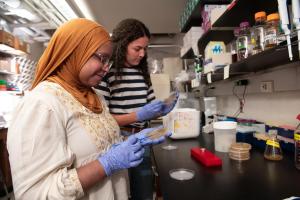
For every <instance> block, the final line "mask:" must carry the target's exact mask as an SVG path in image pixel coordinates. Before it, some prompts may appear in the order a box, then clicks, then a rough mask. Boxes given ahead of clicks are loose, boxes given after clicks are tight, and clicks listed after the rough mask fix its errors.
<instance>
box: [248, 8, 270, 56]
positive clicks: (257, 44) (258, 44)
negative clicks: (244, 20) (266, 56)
mask: <svg viewBox="0 0 300 200" xmlns="http://www.w3.org/2000/svg"><path fill="white" fill-rule="evenodd" d="M254 18H255V25H254V27H253V29H252V30H253V31H252V33H251V43H252V45H253V50H252V54H253V55H254V54H257V53H260V52H262V51H263V50H264V49H265V28H266V22H267V15H266V12H264V11H261V12H257V13H255V15H254Z"/></svg>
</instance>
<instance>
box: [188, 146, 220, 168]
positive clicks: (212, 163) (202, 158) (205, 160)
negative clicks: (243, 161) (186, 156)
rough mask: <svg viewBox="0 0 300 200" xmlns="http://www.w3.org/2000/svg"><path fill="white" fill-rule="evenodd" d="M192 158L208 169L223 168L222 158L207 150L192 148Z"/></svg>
mask: <svg viewBox="0 0 300 200" xmlns="http://www.w3.org/2000/svg"><path fill="white" fill-rule="evenodd" d="M191 156H192V157H193V158H194V159H196V160H197V161H198V162H200V163H201V164H203V165H204V166H206V167H216V166H222V160H221V158H219V157H218V156H216V155H215V154H213V153H212V152H210V151H208V150H207V149H205V148H199V147H194V148H192V149H191Z"/></svg>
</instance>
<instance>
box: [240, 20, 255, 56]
mask: <svg viewBox="0 0 300 200" xmlns="http://www.w3.org/2000/svg"><path fill="white" fill-rule="evenodd" d="M251 52H252V48H251V42H250V25H249V22H241V23H240V33H239V36H238V39H237V57H238V60H243V59H245V58H248V57H249V56H250V55H251Z"/></svg>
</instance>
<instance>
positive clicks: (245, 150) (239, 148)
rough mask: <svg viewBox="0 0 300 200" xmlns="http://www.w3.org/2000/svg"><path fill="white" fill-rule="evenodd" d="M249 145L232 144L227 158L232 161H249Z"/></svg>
mask: <svg viewBox="0 0 300 200" xmlns="http://www.w3.org/2000/svg"><path fill="white" fill-rule="evenodd" d="M250 149H251V145H250V144H248V143H243V142H237V143H233V144H231V146H230V149H229V157H230V158H231V159H233V160H238V161H244V160H249V159H250Z"/></svg>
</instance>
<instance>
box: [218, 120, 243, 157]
mask: <svg viewBox="0 0 300 200" xmlns="http://www.w3.org/2000/svg"><path fill="white" fill-rule="evenodd" d="M236 127H237V123H236V122H232V121H220V122H215V123H214V124H213V128H214V142H215V151H219V152H228V151H229V148H230V145H231V144H232V143H234V142H235V141H236Z"/></svg>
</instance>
